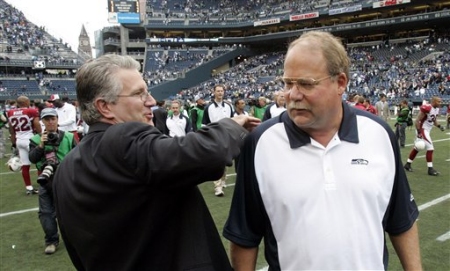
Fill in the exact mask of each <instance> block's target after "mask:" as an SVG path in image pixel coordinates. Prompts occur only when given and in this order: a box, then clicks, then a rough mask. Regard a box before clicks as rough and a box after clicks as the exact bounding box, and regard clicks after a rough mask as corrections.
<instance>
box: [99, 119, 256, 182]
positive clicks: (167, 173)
mask: <svg viewBox="0 0 450 271" xmlns="http://www.w3.org/2000/svg"><path fill="white" fill-rule="evenodd" d="M247 133H248V132H247V130H245V129H244V128H242V127H241V126H240V125H238V124H237V123H236V122H235V121H233V120H231V119H228V118H226V119H223V120H220V121H219V122H217V123H212V124H210V125H207V126H205V127H203V128H202V129H200V130H199V131H198V132H197V133H188V134H186V136H184V137H173V138H172V137H168V136H165V135H163V134H161V133H159V132H158V130H157V129H156V128H154V127H150V128H149V127H148V125H146V124H143V123H136V122H128V123H122V124H120V125H113V126H112V127H110V128H108V130H107V132H106V133H105V135H104V136H103V139H102V142H101V144H102V146H99V149H101V150H104V153H98V155H102V156H108V155H109V156H114V157H121V159H118V160H117V159H116V160H113V159H111V160H110V162H111V163H112V164H111V165H109V166H110V167H112V168H117V169H118V170H119V168H120V170H122V169H123V170H124V171H125V172H124V173H125V174H127V175H130V174H131V175H132V176H133V177H134V178H135V179H137V180H140V181H143V182H148V184H149V185H151V186H156V187H158V188H160V189H180V187H186V186H192V185H193V184H200V183H203V182H206V181H211V180H215V179H219V178H220V176H222V174H223V169H224V168H225V166H228V165H229V166H231V165H232V162H233V159H234V158H235V157H236V156H237V155H239V151H240V147H241V145H242V144H243V140H244V138H245V137H246V135H247ZM111 145H115V146H117V147H116V148H111V147H110V146H111ZM211 150H214V151H211ZM114 163H118V164H114Z"/></svg>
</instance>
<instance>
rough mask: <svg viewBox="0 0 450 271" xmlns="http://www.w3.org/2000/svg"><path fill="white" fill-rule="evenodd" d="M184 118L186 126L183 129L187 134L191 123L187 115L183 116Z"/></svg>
mask: <svg viewBox="0 0 450 271" xmlns="http://www.w3.org/2000/svg"><path fill="white" fill-rule="evenodd" d="M185 118H186V127H185V129H184V131H185V132H186V134H187V133H189V132H192V125H191V120H190V119H189V118H188V117H187V116H185Z"/></svg>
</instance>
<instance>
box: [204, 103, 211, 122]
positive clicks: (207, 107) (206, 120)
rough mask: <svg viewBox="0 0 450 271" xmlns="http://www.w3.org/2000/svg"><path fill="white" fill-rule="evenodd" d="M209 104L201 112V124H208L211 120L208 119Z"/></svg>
mask: <svg viewBox="0 0 450 271" xmlns="http://www.w3.org/2000/svg"><path fill="white" fill-rule="evenodd" d="M210 105H211V104H209V105H208V106H206V108H205V111H204V112H203V119H202V123H203V124H205V125H206V124H210V123H211V120H210V119H209V106H210Z"/></svg>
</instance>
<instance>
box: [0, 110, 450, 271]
mask: <svg viewBox="0 0 450 271" xmlns="http://www.w3.org/2000/svg"><path fill="white" fill-rule="evenodd" d="M440 123H442V124H443V123H444V120H443V118H442V119H440ZM432 137H433V140H434V145H435V149H436V150H435V152H434V159H433V160H434V167H435V168H436V169H437V170H438V171H440V173H441V175H440V176H438V177H433V176H428V175H427V170H426V162H425V158H424V152H421V153H419V154H418V156H417V158H416V160H415V161H414V164H413V168H414V172H408V173H407V175H408V177H409V181H410V185H411V189H412V191H413V193H414V197H415V199H416V202H417V204H418V205H419V208H420V209H421V214H420V216H419V231H420V246H421V253H422V261H423V266H424V269H425V270H430V271H440V270H442V271H448V270H450V130H447V131H445V132H441V131H439V129H436V128H435V129H433V131H432ZM413 140H414V130H407V147H406V148H404V149H402V159H403V162H405V161H406V158H407V156H408V154H409V151H410V148H411V145H412V142H413ZM6 141H7V143H9V140H6ZM408 143H409V144H408ZM6 149H7V150H9V145H8V146H7V148H6ZM7 152H8V151H7ZM6 161H7V159H1V160H0V270H5V271H9V270H46V271H47V270H75V268H73V266H72V264H71V262H70V259H69V257H68V255H67V252H66V250H65V248H64V243H61V244H60V246H59V248H58V250H57V252H56V253H55V254H53V255H45V254H44V234H43V231H42V229H41V226H40V223H39V220H38V216H37V206H38V203H37V200H38V197H37V195H33V196H26V195H25V189H24V186H23V181H22V177H21V175H20V173H13V172H10V171H9V170H8V169H7V168H6V166H5V162H6ZM228 173H229V176H228V180H227V184H228V185H229V186H228V187H227V188H226V189H225V193H226V194H225V197H222V198H217V197H215V196H214V193H213V184H212V183H206V184H202V185H200V189H201V190H202V192H203V195H204V197H205V200H206V201H207V203H208V205H209V207H210V211H211V213H212V215H213V217H214V219H215V221H216V225H217V227H218V229H219V232H220V233H221V232H222V228H223V225H224V223H225V220H226V217H227V215H228V210H229V206H230V200H231V196H232V194H233V188H234V186H233V184H234V182H235V176H234V168H232V167H230V168H228ZM31 174H32V177H33V179H34V180H35V179H36V176H37V175H36V172H35V171H33V172H32V173H31ZM34 184H35V181H34ZM12 212H14V213H13V214H11V213H12ZM223 242H224V245H225V248H226V249H227V250H228V247H229V244H228V241H227V240H225V239H223ZM388 243H389V241H388ZM389 251H390V265H389V270H402V268H401V265H400V263H399V262H398V260H397V257H396V255H395V252H394V250H393V249H392V246H390V243H389ZM265 266H266V263H265V261H264V258H263V257H262V253H261V252H260V257H259V259H258V269H261V268H264V267H265Z"/></svg>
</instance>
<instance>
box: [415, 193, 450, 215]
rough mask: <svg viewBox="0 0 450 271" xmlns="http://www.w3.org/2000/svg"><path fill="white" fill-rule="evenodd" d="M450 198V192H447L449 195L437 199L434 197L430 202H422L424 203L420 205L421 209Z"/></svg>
mask: <svg viewBox="0 0 450 271" xmlns="http://www.w3.org/2000/svg"><path fill="white" fill-rule="evenodd" d="M448 199H450V194H447V195H445V196H442V197H440V198H437V199H434V200H432V201H429V202H427V203H424V204H422V205H420V206H419V211H422V210H425V209H427V208H428V207H431V206H433V205H436V204H438V203H441V202H443V201H444V200H448Z"/></svg>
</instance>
